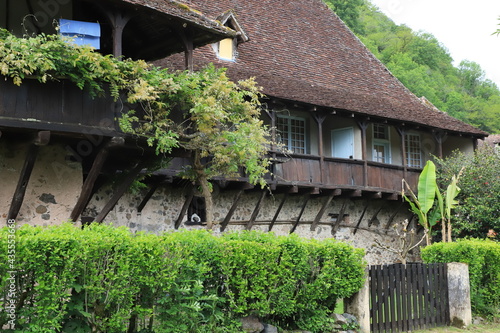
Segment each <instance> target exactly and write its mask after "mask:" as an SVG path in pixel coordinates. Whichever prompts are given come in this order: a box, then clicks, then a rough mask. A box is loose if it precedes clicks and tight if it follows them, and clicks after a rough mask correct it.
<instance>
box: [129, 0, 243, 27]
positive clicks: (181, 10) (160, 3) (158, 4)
mask: <svg viewBox="0 0 500 333" xmlns="http://www.w3.org/2000/svg"><path fill="white" fill-rule="evenodd" d="M123 2H128V3H131V4H134V5H139V6H142V7H146V8H150V9H153V10H156V11H159V12H162V13H165V14H168V15H170V16H174V17H177V18H179V19H181V20H186V21H190V22H191V23H194V24H196V25H198V26H199V27H202V28H205V29H207V30H208V29H209V30H211V31H212V32H218V33H220V34H224V35H233V34H234V31H231V30H229V29H227V28H225V27H224V26H222V25H221V24H220V22H217V21H216V20H215V19H211V18H209V17H207V16H206V15H204V14H203V13H202V12H200V11H198V10H194V9H193V8H191V7H190V6H189V5H187V4H186V3H182V2H181V1H176V0H123Z"/></svg>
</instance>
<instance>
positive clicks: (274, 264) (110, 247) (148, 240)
mask: <svg viewBox="0 0 500 333" xmlns="http://www.w3.org/2000/svg"><path fill="white" fill-rule="evenodd" d="M7 235H8V230H7V228H4V229H2V230H0V247H1V248H7V242H8V241H7ZM16 241H17V246H16V266H15V268H16V269H15V277H16V291H17V292H18V294H17V296H16V298H15V300H16V306H17V310H16V329H17V330H18V331H22V332H69V331H71V332H109V333H113V332H125V331H128V332H190V333H192V332H193V333H195V332H200V333H201V332H221V333H222V332H227V333H233V332H239V331H240V330H241V329H240V324H239V323H238V321H237V320H236V319H237V318H240V317H244V316H247V315H258V316H260V317H261V318H262V319H264V320H266V321H267V322H269V323H274V324H276V325H279V326H281V327H283V328H290V329H296V328H300V329H309V330H311V331H313V332H324V331H326V327H327V326H325V325H329V321H330V319H328V318H329V317H328V315H329V314H331V313H332V312H333V311H334V308H335V301H336V299H337V298H342V297H348V296H350V295H352V294H353V293H355V292H356V291H357V290H358V289H359V288H360V287H361V285H362V279H363V275H364V274H363V273H364V262H363V259H362V257H363V253H362V251H361V250H355V249H353V248H352V247H350V246H348V245H346V244H343V243H339V242H336V241H334V240H325V241H314V240H304V239H300V238H299V237H297V236H295V235H292V236H289V237H277V236H275V235H273V234H263V233H258V232H243V233H233V234H231V233H229V234H224V235H223V236H221V237H215V236H213V235H212V234H210V233H209V232H206V231H183V232H174V233H167V234H164V235H161V236H156V235H151V234H144V233H138V234H132V233H130V232H129V230H128V229H125V228H114V227H112V226H107V225H98V224H93V225H91V226H89V227H86V228H84V229H83V230H82V229H78V228H75V227H74V226H73V225H71V224H63V225H61V226H54V227H48V228H42V227H30V226H23V227H22V228H20V229H19V230H18V231H17V233H16ZM0 259H1V260H0V270H1V271H2V272H6V271H7V270H8V269H7V254H6V251H2V252H0ZM8 278H9V274H1V275H0V290H1V291H2V295H5V294H6V292H7V289H8V285H9V281H8V280H7V279H8ZM3 305H4V304H2V306H3ZM6 320H7V317H6V312H5V311H0V325H2V326H3V324H4V323H5V322H6ZM7 332H9V331H7Z"/></svg>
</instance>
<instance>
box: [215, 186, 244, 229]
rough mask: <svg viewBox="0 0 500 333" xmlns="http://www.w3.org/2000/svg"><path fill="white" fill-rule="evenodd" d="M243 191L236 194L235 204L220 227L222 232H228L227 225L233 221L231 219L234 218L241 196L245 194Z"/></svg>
mask: <svg viewBox="0 0 500 333" xmlns="http://www.w3.org/2000/svg"><path fill="white" fill-rule="evenodd" d="M243 192H244V191H243V190H239V191H238V193H237V194H236V197H235V198H234V201H233V204H232V205H231V208H230V209H229V211H228V212H227V214H226V217H225V218H224V221H222V223H221V225H220V231H221V232H223V231H224V230H226V228H227V225H228V224H229V221H231V217H233V214H234V212H235V211H236V208H237V207H238V203H239V201H240V198H241V195H242V194H243Z"/></svg>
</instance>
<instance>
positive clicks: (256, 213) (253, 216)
mask: <svg viewBox="0 0 500 333" xmlns="http://www.w3.org/2000/svg"><path fill="white" fill-rule="evenodd" d="M266 193H267V192H266V190H263V191H262V193H261V195H260V198H259V201H257V205H255V209H254V210H253V213H252V216H251V217H250V220H249V221H248V223H247V225H246V227H245V229H246V230H251V229H252V226H253V223H254V222H255V219H256V218H257V215H259V211H260V207H261V205H262V201H263V200H264V198H265V196H266Z"/></svg>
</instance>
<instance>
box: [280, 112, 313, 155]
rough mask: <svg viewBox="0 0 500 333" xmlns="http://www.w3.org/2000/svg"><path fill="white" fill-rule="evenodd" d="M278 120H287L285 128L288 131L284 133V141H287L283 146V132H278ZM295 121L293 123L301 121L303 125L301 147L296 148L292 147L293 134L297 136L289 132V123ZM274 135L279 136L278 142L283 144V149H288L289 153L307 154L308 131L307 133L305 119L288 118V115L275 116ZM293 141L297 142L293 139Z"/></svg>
mask: <svg viewBox="0 0 500 333" xmlns="http://www.w3.org/2000/svg"><path fill="white" fill-rule="evenodd" d="M279 119H286V120H287V124H286V126H287V128H288V131H287V133H286V136H287V138H286V140H287V144H286V145H285V144H284V139H283V134H284V133H283V131H282V130H280V123H279ZM293 120H295V121H301V122H302V123H303V133H302V134H303V136H304V139H303V140H302V141H303V147H297V146H294V145H293V141H294V139H293V134H297V133H295V132H292V131H291V128H292V127H293V126H292V124H291V122H292V121H293ZM276 134H277V135H278V136H279V139H278V141H279V142H280V143H281V144H283V146H284V147H285V149H288V150H289V151H291V152H292V153H293V154H303V155H305V154H308V140H307V136H308V131H307V119H306V118H304V117H298V116H289V115H277V116H276ZM300 134H301V133H298V135H300ZM295 141H298V140H296V139H295ZM295 148H297V149H302V150H303V152H299V151H296V150H295Z"/></svg>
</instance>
